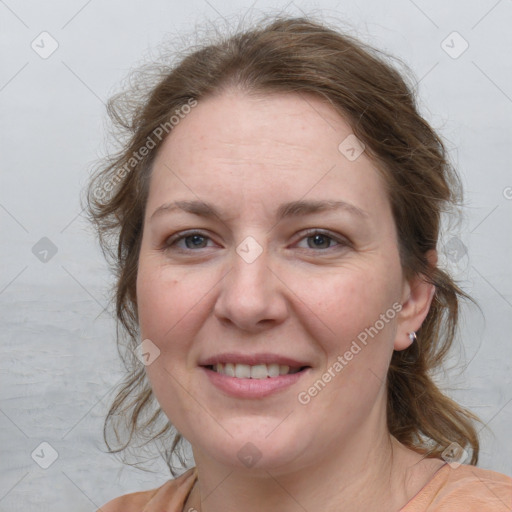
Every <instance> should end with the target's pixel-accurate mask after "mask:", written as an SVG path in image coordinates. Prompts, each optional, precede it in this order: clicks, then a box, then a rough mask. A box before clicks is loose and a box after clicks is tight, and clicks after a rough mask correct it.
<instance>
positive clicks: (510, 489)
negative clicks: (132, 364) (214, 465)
mask: <svg viewBox="0 0 512 512" xmlns="http://www.w3.org/2000/svg"><path fill="white" fill-rule="evenodd" d="M196 479H197V470H196V468H192V469H189V470H188V471H187V472H185V473H184V474H183V475H181V476H179V477H178V478H176V479H174V480H169V481H168V482H166V483H165V484H164V485H162V486H161V487H158V488H156V489H152V490H150V491H143V492H135V493H132V494H125V495H124V496H120V497H119V498H116V499H114V500H112V501H110V502H109V503H108V504H106V505H104V506H103V507H101V508H100V509H99V510H98V512H162V511H164V510H165V512H182V510H183V507H184V505H185V501H186V499H187V496H188V495H189V493H190V491H191V489H192V487H193V486H194V483H195V482H196ZM194 511H195V509H192V510H191V512H194ZM511 511H512V478H510V477H509V476H506V475H504V474H502V473H496V472H494V471H490V470H487V469H481V468H477V467H475V466H469V465H465V464H462V465H460V466H458V467H455V465H453V467H452V466H450V464H445V465H444V466H442V467H441V468H440V469H438V470H437V472H436V473H435V474H434V476H433V477H432V479H431V480H430V481H429V482H428V483H427V485H425V486H424V487H423V489H421V491H419V492H418V494H416V496H414V497H413V498H412V499H411V500H410V501H409V502H408V503H407V504H406V505H405V506H404V507H402V508H401V509H400V510H399V511H398V512H511ZM185 512H189V511H188V510H187V511H185Z"/></svg>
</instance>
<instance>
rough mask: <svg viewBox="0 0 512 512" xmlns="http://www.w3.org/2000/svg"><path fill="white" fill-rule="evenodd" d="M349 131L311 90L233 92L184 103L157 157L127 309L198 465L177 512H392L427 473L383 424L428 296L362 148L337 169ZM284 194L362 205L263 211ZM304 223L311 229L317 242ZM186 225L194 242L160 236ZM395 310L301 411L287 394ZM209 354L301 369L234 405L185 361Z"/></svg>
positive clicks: (164, 401) (428, 462)
mask: <svg viewBox="0 0 512 512" xmlns="http://www.w3.org/2000/svg"><path fill="white" fill-rule="evenodd" d="M351 133H352V130H351V128H350V126H349V125H348V124H347V123H346V121H345V120H344V119H342V118H341V117H340V116H339V115H338V114H337V113H336V112H335V111H334V110H333V109H332V107H331V106H329V105H328V104H326V103H325V102H323V101H322V100H320V99H318V98H316V97H313V96H304V95H296V94H271V95H254V94H253V95H248V94H247V93H244V92H241V91H239V90H233V89H232V90H229V91H225V92H223V93H222V94H220V95H217V96H214V97H209V98H206V99H202V100H201V101H199V103H198V105H197V106H196V107H195V108H194V109H192V111H191V112H190V114H188V115H187V117H186V118H185V119H183V120H182V121H180V123H179V124H178V125H177V126H176V127H175V128H174V129H173V131H172V133H171V134H170V135H169V137H168V138H167V139H166V140H165V142H164V144H163V146H162V147H161V148H160V150H159V153H158V155H157V158H156V160H155V163H154V168H153V174H152V177H151V183H150V190H149V196H148V201H147V208H146V216H145V223H144V234H143V239H142V246H141V251H140V259H139V270H138V277H137V301H138V314H139V321H140V328H141V334H142V339H150V340H151V342H152V343H154V344H155V345H156V346H157V347H158V348H159V350H160V355H159V356H158V357H157V358H156V359H155V360H154V362H152V363H151V364H150V365H148V366H147V367H146V370H147V375H148V378H149V380H150V382H151V385H152V388H153V391H154V394H155V396H156V398H157V400H158V402H159V403H160V405H161V407H162V409H163V411H164V412H165V414H166V415H167V416H168V417H169V419H170V421H171V423H172V424H174V425H175V426H176V428H177V429H178V430H179V431H180V432H181V433H182V434H183V436H184V437H185V438H186V439H188V440H189V441H190V443H191V445H192V449H193V454H194V459H195V462H196V466H197V468H198V474H199V479H198V485H196V486H195V487H194V489H193V491H192V493H191V496H190V500H189V502H188V503H187V506H194V507H195V508H197V509H198V510H199V509H200V510H202V511H205V512H212V511H220V510H222V511H234V510H244V511H246V512H250V511H252V510H258V511H259V510H265V509H267V510H281V511H290V512H291V511H299V510H300V511H303V510H304V509H306V510H309V511H313V510H328V511H331V510H332V511H334V510H344V511H352V510H354V511H355V510H362V509H363V508H362V507H363V506H364V509H366V510H398V509H399V508H400V507H402V506H404V505H405V503H406V502H407V501H408V500H409V499H411V498H412V497H413V496H414V494H416V493H417V492H418V491H419V490H420V489H421V487H423V486H424V485H425V483H426V482H428V480H429V479H430V478H431V477H432V475H433V473H434V472H435V471H436V470H437V469H438V468H439V467H440V466H441V465H442V461H440V460H436V459H424V458H423V457H422V456H421V455H419V454H417V453H415V452H414V451H412V450H409V449H408V448H406V447H405V446H403V445H401V444H400V443H399V442H398V441H397V440H396V439H394V438H393V437H391V436H390V435H389V432H388V430H387V427H386V389H385V381H386V373H387V370H388V367H389V362H390V358H391V356H392V353H393V350H403V349H404V348H406V347H407V346H408V345H409V344H410V340H409V336H408V333H409V332H411V331H415V330H418V329H419V327H420V326H421V323H422V322H423V320H424V318H425V316H426V314H427V312H428V309H429V306H430V303H431V300H432V296H433V292H434V290H433V287H432V286H431V285H429V284H427V283H426V282H424V281H423V280H422V279H421V276H417V277H416V278H414V279H412V280H409V281H408V280H407V279H405V277H404V272H403V269H402V268H401V265H400V260H399V253H398V242H397V234H396V227H395V223H394V220H393V217H392V213H391V207H390V204H389V200H388V198H387V195H386V193H385V189H384V183H383V178H382V176H381V175H380V173H379V171H378V170H377V169H376V167H375V164H374V162H372V161H371V160H370V159H369V158H368V156H367V154H366V153H365V152H363V153H362V154H361V155H360V156H359V157H358V158H357V159H355V160H354V161H350V160H349V159H347V157H346V156H345V155H344V154H342V153H341V152H340V151H339V150H338V146H339V144H340V143H341V142H342V141H343V140H344V139H345V138H346V137H347V136H348V135H350V134H351ZM299 199H303V200H325V199H331V200H343V201H345V202H347V203H350V204H351V205H353V206H355V207H357V208H358V209H360V210H362V211H363V212H365V213H364V214H363V215H361V216H359V215H356V214H354V213H351V212H349V211H348V210H343V209H342V210H332V211H325V212H317V213H312V214H308V215H304V216H299V217H292V218H287V219H283V220H280V221H278V220H277V219H276V217H275V212H276V211H277V208H278V207H279V205H281V204H282V203H285V202H288V201H295V200H299ZM174 200H201V201H205V202H208V203H212V204H213V205H214V206H215V207H216V208H218V209H219V210H220V211H221V212H222V216H221V218H217V217H213V218H204V217H201V216H198V215H195V214H191V213H187V212H183V211H182V212H169V211H160V212H159V213H157V214H155V215H153V213H154V212H155V210H157V209H158V208H159V207H160V206H161V205H164V204H168V203H170V202H171V201H174ZM310 228H315V229H320V230H323V231H326V232H327V233H326V235H325V236H327V238H325V237H324V238H322V237H320V238H319V239H318V238H316V239H315V236H314V234H313V235H311V234H310V233H306V232H305V231H306V230H308V229H310ZM190 230H198V231H200V233H199V235H202V236H203V237H204V238H198V239H193V240H191V239H190V238H189V239H182V240H181V241H177V242H174V245H173V241H172V240H169V239H170V237H171V236H172V235H175V234H179V233H183V232H185V231H190ZM187 235H190V233H187ZM248 236H251V237H253V238H254V239H255V240H256V241H257V242H258V244H259V245H260V246H261V248H262V249H263V252H262V253H261V255H259V257H257V258H256V259H255V261H253V262H252V263H247V262H246V261H245V260H244V259H243V258H242V257H240V255H239V254H238V253H237V252H236V248H237V246H239V244H240V243H241V242H242V241H243V240H244V239H245V238H246V237H248ZM329 236H330V237H331V238H329ZM187 240H188V241H187ZM194 241H195V245H194ZM430 257H431V258H432V261H435V254H434V253H432V254H431V255H430ZM396 303H398V304H400V305H402V309H401V311H400V312H399V313H398V314H397V315H396V316H395V317H394V318H393V319H392V320H389V321H388V322H387V323H386V324H385V326H384V328H382V329H381V330H380V331H379V332H378V334H377V335H375V336H374V337H373V339H372V338H370V339H369V343H368V344H367V345H366V346H365V347H364V348H363V349H362V350H361V351H360V352H359V353H358V354H357V355H355V356H354V357H353V359H352V360H351V361H349V362H348V364H347V365H346V366H344V368H343V370H342V371H341V372H338V373H337V374H336V376H335V377H334V378H332V379H331V381H330V382H329V383H328V384H327V385H326V386H325V388H324V389H322V391H321V392H320V393H318V394H317V395H316V396H315V397H313V398H312V399H311V401H310V402H309V403H308V404H306V405H303V404H301V403H299V402H298V400H297V395H298V393H299V392H301V391H304V390H307V389H308V388H309V387H310V386H311V385H312V384H313V383H314V382H315V381H317V380H318V379H319V378H321V376H322V374H323V373H324V372H325V371H326V370H327V369H328V368H329V367H332V365H333V363H334V362H335V361H336V359H337V357H338V356H340V355H343V354H344V353H345V352H346V351H347V350H348V349H349V348H350V345H351V343H352V341H353V340H355V339H356V338H357V336H358V334H360V333H361V332H362V331H364V329H365V328H367V327H369V326H372V325H374V324H375V323H376V321H377V320H378V319H379V317H380V315H382V314H385V313H386V311H388V310H390V308H392V305H393V304H396ZM220 352H243V353H263V352H273V353H278V354H282V355H289V356H291V357H294V358H296V359H299V360H303V361H307V362H308V364H309V365H310V366H311V369H310V370H309V371H308V374H307V375H305V376H303V377H301V379H300V380H299V381H298V382H296V383H295V384H293V385H292V386H291V387H289V388H287V389H284V390H282V391H280V392H279V393H275V394H273V395H271V396H268V397H265V398H261V399H242V398H233V397H230V396H228V395H226V394H224V393H222V392H220V391H219V390H218V389H217V388H216V387H214V386H213V385H212V384H210V382H209V380H208V379H207V377H206V376H205V374H204V371H203V370H202V369H201V368H199V367H198V363H199V361H201V359H204V358H205V357H209V356H212V355H215V354H218V353H220ZM247 442H251V443H252V444H253V445H254V446H255V447H256V448H257V450H258V452H259V454H261V458H260V460H259V461H258V462H257V464H256V465H254V466H252V467H246V466H244V464H242V463H241V461H240V460H239V458H238V457H237V453H238V452H239V450H240V449H241V448H242V447H243V446H244V445H245V444H246V443H247ZM186 510H188V509H186Z"/></svg>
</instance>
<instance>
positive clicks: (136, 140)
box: [87, 17, 479, 473]
mask: <svg viewBox="0 0 512 512" xmlns="http://www.w3.org/2000/svg"><path fill="white" fill-rule="evenodd" d="M380 53H381V52H379V51H378V50H375V49H374V48H372V47H370V46H368V45H365V44H363V43H362V42H360V41H359V40H357V39H354V38H353V37H350V36H347V35H342V34H340V33H339V32H338V30H335V29H331V28H328V27H327V25H326V24H325V23H320V22H316V21H312V20H310V19H306V18H286V17H274V18H272V19H271V20H270V21H267V20H265V21H263V22H260V23H259V24H257V25H255V26H253V28H252V29H251V30H247V31H240V32H239V33H235V34H234V35H231V36H224V37H220V38H218V39H217V40H215V41H214V42H213V43H203V45H202V46H201V47H200V48H199V49H198V48H194V49H193V50H192V51H190V52H189V53H188V54H187V55H185V56H184V57H183V58H181V60H180V61H179V62H178V63H176V64H174V65H167V66H160V67H158V69H157V73H156V75H153V78H156V81H155V82H154V83H151V77H149V79H148V76H147V75H145V74H144V73H143V74H142V75H141V76H143V79H142V80H140V81H139V82H138V83H139V86H138V87H137V86H136V87H132V88H131V89H130V90H129V92H128V94H127V95H126V94H125V95H122V94H121V95H117V96H115V97H113V98H112V99H111V100H110V101H109V104H108V110H109V114H110V116H111V118H112V120H113V121H114V123H115V125H116V126H117V127H119V128H121V129H122V130H123V131H124V132H123V133H125V134H127V136H128V140H127V141H125V142H124V144H123V146H122V147H121V149H120V151H119V152H118V153H117V154H115V155H113V156H111V157H109V158H108V159H106V160H103V161H102V162H101V164H100V168H99V169H98V171H97V172H96V174H95V176H94V178H93V179H92V180H91V183H90V185H89V188H88V196H87V199H88V211H89V214H90V217H91V218H92V220H93V222H94V223H95V225H96V228H97V230H98V233H99V237H100V243H101V246H102V248H103V251H104V253H105V254H106V255H107V257H109V259H110V260H111V262H112V264H113V267H114V270H115V272H116V276H117V283H116V286H115V303H116V313H117V318H118V320H119V323H118V347H119V343H120V340H121V338H122V336H121V334H122V332H121V331H124V333H125V334H127V335H128V336H127V340H128V346H127V347H126V348H127V350H125V352H124V354H121V356H122V357H123V360H124V363H125V366H126V369H127V375H126V378H125V380H124V382H123V383H122V385H121V388H120V390H119V392H118V394H117V396H116V398H115V400H114V402H113V403H112V405H111V408H110V410H109V413H108V415H107V418H106V420H105V425H104V438H105V442H106V444H107V446H108V448H109V450H110V453H117V452H120V451H123V450H125V449H127V448H128V447H129V446H130V444H131V442H132V438H133V436H134V435H146V442H145V443H144V444H146V443H147V442H148V441H150V440H156V439H160V440H162V439H164V440H165V439H166V436H168V435H169V434H174V435H173V442H172V444H171V448H170V449H167V450H165V449H164V451H165V453H166V455H165V458H166V460H167V464H168V466H169V468H170V469H171V471H172V472H173V469H172V465H171V463H170V461H171V456H172V454H173V453H177V455H178V456H180V455H179V450H177V448H178V445H179V441H180V439H181V435H180V434H179V433H178V432H176V431H174V429H173V427H172V425H171V424H170V423H169V421H168V420H167V419H166V418H165V417H164V416H163V412H162V411H161V409H160V407H159V406H158V404H157V403H156V400H155V398H154V396H153V394H152V391H151V387H150V385H149V382H148V380H147V378H146V374H145V369H144V367H143V365H141V364H140V363H139V362H138V360H137V359H136V358H135V357H134V355H133V352H132V350H133V349H134V348H135V346H136V345H137V344H138V343H139V342H140V340H139V339H138V325H137V307H136V304H137V302H136V301H137V298H136V293H135V284H136V276H137V262H138V255H139V249H140V244H141V238H142V229H143V218H144V210H145V204H146V200H147V194H148V182H149V177H150V173H151V165H152V162H153V160H154V158H155V155H156V153H157V151H158V149H159V147H160V145H161V144H162V141H163V140H165V137H161V136H160V137H158V136H156V134H159V133H160V132H161V127H162V126H167V128H169V129H172V126H170V124H169V119H170V116H172V115H174V116H175V118H176V119H178V116H179V115H181V114H180V113H182V112H183V111H184V108H185V105H187V103H188V104H189V105H190V104H191V100H192V101H200V100H201V98H205V97H206V96H208V95H212V94H218V93H219V92H222V91H223V90H226V89H227V88H229V87H238V88H241V89H242V90H245V91H247V92H257V93H272V92H289V93H299V94H302V93H304V94H314V95H316V96H317V97H320V98H323V99H324V100H326V101H328V102H329V103H330V104H331V105H332V106H333V108H335V109H336V110H337V111H338V112H339V113H340V115H342V116H343V117H344V119H345V120H347V122H349V123H350V125H351V127H352V129H353V132H354V134H355V135H356V136H357V138H358V139H359V140H361V141H363V142H364V144H365V146H366V152H367V154H368V156H369V157H370V158H372V159H373V161H374V162H375V164H376V166H377V167H378V169H379V170H380V171H381V172H382V174H383V176H384V178H385V182H386V184H387V186H388V194H389V199H390V203H391V206H392V211H393V215H394V219H395V222H396V226H397V230H398V236H399V245H400V257H401V263H402V266H403V268H404V271H405V273H406V275H408V276H412V275H423V276H424V278H425V279H426V280H428V281H429V282H431V283H433V284H434V285H435V295H434V299H433V302H432V305H431V308H430V311H429V313H428V315H427V317H426V319H425V321H424V323H423V325H422V326H421V328H420V329H419V331H418V332H417V336H418V338H417V342H415V343H413V344H412V345H411V346H410V347H409V348H407V349H405V350H402V351H395V352H394V353H393V356H392V360H391V364H390V368H389V372H388V401H387V423H388V429H389V432H390V433H391V434H392V435H393V436H395V437H396V438H397V439H398V440H399V441H400V442H402V443H403V444H404V445H406V446H408V447H410V448H412V449H414V450H416V451H417V452H419V453H423V454H424V455H425V456H426V457H440V456H441V454H442V452H443V450H445V448H447V447H448V446H449V445H450V444H451V443H452V442H456V443H458V444H459V445H460V446H461V447H463V448H466V449H470V450H471V461H470V462H471V464H476V463H477V461H478V451H479V442H478V435H477V432H476V430H475V427H474V426H473V421H474V420H478V418H477V417H476V416H475V415H474V414H473V413H471V412H470V411H468V410H466V409H464V408H462V407H461V406H459V405H458V404H457V403H456V402H454V401H453V400H451V399H450V398H449V397H447V396H446V395H444V394H443V393H442V392H441V391H440V390H439V388H438V387H437V385H436V384H435V383H434V381H433V378H432V372H433V371H435V370H437V369H439V368H441V364H442V363H443V360H444V359H445V356H446V355H447V353H448V351H449V349H450V347H451V345H452V342H453V339H454V336H455V330H456V326H457V319H458V311H459V298H460V297H465V298H468V299H470V297H468V296H467V295H466V294H465V293H464V292H462V290H460V289H459V288H458V286H457V285H456V284H455V282H454V281H453V280H452V279H451V278H450V277H449V275H448V274H447V273H446V272H444V271H442V270H441V269H439V268H437V266H431V265H429V263H428V261H427V258H426V253H427V251H429V250H430V249H436V246H437V243H438V239H439V236H440V233H439V230H440V220H441V214H442V213H443V211H445V210H447V209H448V207H449V206H453V205H457V204H458V200H459V199H460V197H461V192H460V190H461V188H460V182H459V179H458V177H457V174H456V172H455V170H454V169H453V168H452V166H451V165H450V163H449V161H448V160H449V159H448V157H447V152H446V149H445V147H444V145H443V142H442V141H441V139H440V137H439V136H438V135H437V134H436V133H435V132H434V130H433V129H432V128H431V127H430V126H429V124H428V123H427V122H426V121H425V120H424V119H423V118H422V116H421V115H420V114H419V113H418V108H417V106H416V103H415V102H416V99H415V95H414V88H413V87H411V86H408V85H407V84H406V82H405V80H404V78H403V76H402V74H401V73H399V72H398V71H397V70H396V69H395V68H394V67H392V66H391V65H390V64H388V63H387V62H385V59H384V58H382V56H381V55H379V54H380ZM166 123H167V124H166ZM171 124H172V123H171ZM150 140H151V141H152V143H151V144H149V141H150ZM150 145H151V149H150V150H149V151H141V148H143V147H146V148H147V147H148V146H150ZM142 153H144V155H142ZM106 192H109V194H106ZM118 416H121V419H124V420H125V421H126V425H127V426H128V429H129V435H128V438H127V439H125V440H121V439H120V437H119V432H118V430H117V428H116V425H117V420H118V418H117V417H118ZM161 420H163V423H162V424H161V428H160V430H158V428H156V425H157V424H158V422H159V421H161ZM111 424H113V427H114V432H115V434H116V439H117V442H118V443H119V446H118V448H117V449H115V450H113V449H112V446H111V445H110V444H109V441H108V438H107V430H108V427H109V426H110V425H111ZM155 430H158V432H156V433H155ZM173 473H174V472H173Z"/></svg>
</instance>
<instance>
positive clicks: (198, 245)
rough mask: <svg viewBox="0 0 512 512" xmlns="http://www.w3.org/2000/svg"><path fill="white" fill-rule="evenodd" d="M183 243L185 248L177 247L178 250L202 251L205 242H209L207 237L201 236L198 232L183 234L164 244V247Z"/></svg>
mask: <svg viewBox="0 0 512 512" xmlns="http://www.w3.org/2000/svg"><path fill="white" fill-rule="evenodd" d="M182 240H183V241H184V242H185V247H178V248H179V249H182V250H183V249H185V250H186V249H204V248H206V245H205V241H206V240H209V237H207V236H206V235H203V234H202V233H200V232H195V231H194V232H191V233H185V234H183V235H181V236H179V237H177V238H175V239H172V238H171V239H170V240H168V241H167V242H166V247H171V246H178V242H181V241H182Z"/></svg>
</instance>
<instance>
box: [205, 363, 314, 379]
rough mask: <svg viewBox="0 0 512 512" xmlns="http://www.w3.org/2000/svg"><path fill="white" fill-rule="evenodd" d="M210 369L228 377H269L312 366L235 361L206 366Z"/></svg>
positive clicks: (291, 372)
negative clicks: (241, 362)
mask: <svg viewBox="0 0 512 512" xmlns="http://www.w3.org/2000/svg"><path fill="white" fill-rule="evenodd" d="M204 368H207V369H208V370H211V371H213V372H215V373H220V374H222V375H227V376H228V377H234V378H237V379H268V378H276V377H279V376H281V375H292V374H294V373H299V372H301V371H304V370H306V369H307V368H310V367H309V366H300V367H290V366H287V365H284V364H277V363H273V364H256V365H248V364H234V363H224V364H222V363H218V364H214V365H208V366H204Z"/></svg>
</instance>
